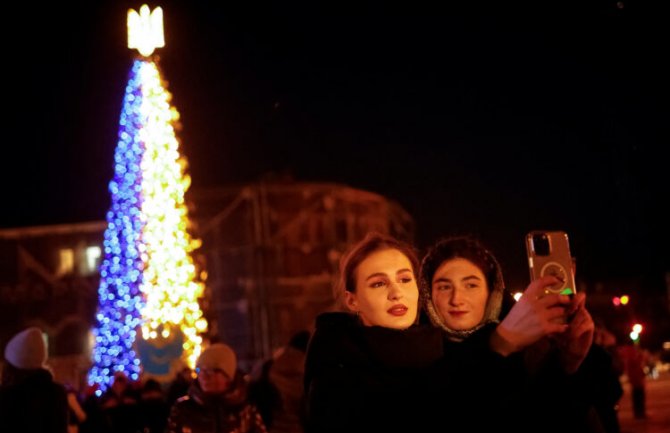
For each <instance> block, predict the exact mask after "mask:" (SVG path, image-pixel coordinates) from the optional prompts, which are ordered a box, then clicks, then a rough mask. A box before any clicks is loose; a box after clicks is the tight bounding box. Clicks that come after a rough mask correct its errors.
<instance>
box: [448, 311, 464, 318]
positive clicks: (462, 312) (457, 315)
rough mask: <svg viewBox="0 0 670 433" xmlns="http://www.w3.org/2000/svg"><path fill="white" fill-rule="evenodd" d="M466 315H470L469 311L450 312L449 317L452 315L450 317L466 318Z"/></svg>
mask: <svg viewBox="0 0 670 433" xmlns="http://www.w3.org/2000/svg"><path fill="white" fill-rule="evenodd" d="M466 314H468V312H467V311H450V312H449V315H450V316H454V317H463V316H465V315H466Z"/></svg>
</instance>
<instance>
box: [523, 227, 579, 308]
mask: <svg viewBox="0 0 670 433" xmlns="http://www.w3.org/2000/svg"><path fill="white" fill-rule="evenodd" d="M526 251H527V255H528V269H529V270H530V278H531V281H532V280H535V279H538V278H540V277H544V276H546V275H553V276H555V277H557V278H558V279H560V280H561V281H562V283H559V284H554V285H553V286H550V287H549V288H548V289H547V290H548V291H550V292H552V293H557V294H563V295H572V294H575V293H576V292H577V290H576V287H575V277H574V273H573V264H572V255H571V254H570V243H569V241H568V234H567V233H565V232H562V231H540V230H535V231H532V232H530V233H528V234H527V235H526Z"/></svg>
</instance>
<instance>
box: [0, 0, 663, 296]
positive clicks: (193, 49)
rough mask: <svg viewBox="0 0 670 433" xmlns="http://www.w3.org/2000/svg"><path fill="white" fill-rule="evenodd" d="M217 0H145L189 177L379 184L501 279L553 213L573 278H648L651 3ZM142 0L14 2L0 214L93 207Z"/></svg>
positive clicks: (651, 241) (651, 243) (653, 237)
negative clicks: (472, 238)
mask: <svg viewBox="0 0 670 433" xmlns="http://www.w3.org/2000/svg"><path fill="white" fill-rule="evenodd" d="M219 3H221V4H219ZM229 3H238V2H214V1H212V2H204V1H189V2H187V1H181V2H179V1H172V2H162V3H160V5H162V6H163V8H164V15H165V34H166V44H167V46H166V48H164V49H162V50H160V51H159V53H160V61H159V65H160V66H161V68H162V71H163V74H164V78H165V79H166V80H167V81H168V86H169V90H170V91H171V92H172V94H173V104H174V105H175V106H176V107H177V109H178V110H179V112H180V113H181V116H182V119H181V120H182V126H183V129H182V130H181V131H180V132H179V136H180V138H181V140H182V152H183V154H184V155H185V156H186V158H187V159H188V160H189V163H190V168H189V173H190V174H191V176H192V178H193V187H194V188H199V187H206V186H214V185H232V184H244V183H248V182H256V181H258V180H260V179H261V178H262V177H264V176H273V175H276V176H285V175H291V176H293V177H294V178H295V179H296V180H298V181H307V182H309V181H317V182H322V181H323V182H340V183H343V184H346V185H349V186H351V187H355V188H361V189H366V190H371V191H375V192H378V193H381V194H383V195H385V196H387V197H389V198H391V199H393V200H395V201H397V202H398V203H400V204H401V205H402V206H403V207H404V208H405V209H406V210H407V211H408V212H409V213H410V214H411V215H413V217H414V218H415V221H416V225H417V227H416V228H417V233H416V235H417V236H416V241H417V244H418V246H419V247H421V248H423V247H425V246H427V245H428V244H429V243H430V242H432V241H433V240H435V239H436V238H437V237H439V236H443V235H448V234H454V233H460V234H463V233H470V234H475V235H478V236H480V237H481V238H482V239H483V240H484V241H485V242H486V243H487V244H488V245H489V246H490V247H491V248H492V250H493V251H494V252H496V253H497V254H498V255H499V256H500V257H501V261H502V263H503V266H504V267H505V268H506V269H507V270H509V275H510V276H511V277H510V278H511V279H512V283H515V284H516V283H518V284H521V283H523V282H524V281H523V279H524V278H527V275H526V271H525V261H524V243H523V235H524V234H525V233H526V232H527V231H529V230H532V229H561V230H565V231H567V232H568V233H569V235H570V238H571V243H572V249H573V253H574V254H575V255H576V256H577V258H578V263H579V273H580V274H582V275H583V276H584V277H586V278H589V279H609V278H615V277H626V278H632V279H635V280H637V281H642V282H643V285H645V286H646V287H649V289H650V290H662V288H663V272H665V271H670V253H669V252H668V248H667V245H668V244H669V243H670V224H668V221H670V218H669V217H668V212H667V211H662V208H663V207H665V205H667V204H668V202H669V201H670V200H668V197H670V193H669V190H670V180H669V178H668V171H669V170H668V166H669V159H668V156H670V155H669V154H670V152H668V145H669V144H670V127H669V126H670V122H669V121H668V119H669V117H668V114H669V113H668V112H669V111H670V110H668V102H669V101H670V92H669V91H668V90H669V87H670V86H669V85H668V83H669V82H670V78H669V77H670V68H668V66H667V63H668V60H669V59H668V52H669V48H670V32H669V31H668V29H669V26H668V17H670V13H669V8H668V7H667V6H664V7H661V6H662V5H660V3H662V2H660V1H658V2H643V1H629V2H623V3H617V2H614V1H596V2H584V1H581V2H577V1H575V2H573V3H571V2H550V3H552V4H551V5H543V6H537V5H536V6H533V7H531V8H530V9H529V8H528V7H526V6H524V7H522V6H520V5H519V6H517V5H516V4H515V3H514V2H511V3H510V2H499V4H498V5H496V6H494V7H491V6H489V5H485V4H484V3H479V2H477V3H476V4H475V2H471V3H472V4H471V5H469V6H464V5H457V6H454V5H450V6H449V7H450V9H449V10H446V11H443V10H438V9H437V8H436V7H424V6H422V5H421V3H420V2H411V4H412V5H413V6H411V7H410V6H408V5H404V6H402V7H400V6H398V7H392V6H387V5H383V4H382V3H381V2H380V3H378V4H373V3H366V2H359V3H358V6H357V8H356V9H352V8H349V9H345V8H344V6H342V4H341V3H336V2H332V3H329V2H311V3H307V2H304V3H301V2H277V4H276V5H274V6H267V5H263V4H261V3H260V2H259V3H255V2H246V3H245V4H246V6H245V7H244V10H242V9H239V8H238V7H235V8H234V7H231V6H230V5H228V4H229ZM317 3H318V4H319V5H318V6H317V5H316V4H317ZM464 3H468V2H464ZM538 3H549V2H538ZM580 3H589V4H590V6H585V5H583V4H580ZM149 4H150V5H152V6H153V5H156V3H149ZM408 4H410V3H408ZM140 5H141V3H139V2H138V3H134V2H124V1H103V2H82V3H81V4H78V3H76V2H75V3H72V2H70V4H67V2H58V3H57V4H52V5H50V6H47V7H46V9H40V10H39V11H37V16H36V17H35V18H31V19H28V18H26V17H27V13H28V10H26V9H27V8H28V7H29V5H28V6H20V7H18V8H20V9H21V10H18V11H17V13H18V15H17V16H19V17H24V18H23V19H21V22H22V23H23V24H24V25H25V26H26V28H25V30H23V31H20V32H14V33H12V32H10V31H9V29H8V28H5V29H4V30H3V39H4V40H5V48H4V55H3V57H4V58H5V61H4V62H3V64H4V65H5V66H4V72H5V73H4V74H3V75H4V76H5V77H6V78H5V79H4V86H3V87H4V91H3V94H4V100H5V101H4V102H5V109H6V110H7V109H9V110H10V111H11V112H12V114H10V119H9V121H8V122H6V123H5V125H4V130H5V140H4V149H5V154H6V155H8V154H9V152H10V150H11V152H12V153H13V154H14V155H15V156H12V157H7V156H6V157H5V158H4V162H5V164H4V167H5V168H4V169H3V171H2V174H1V176H2V178H1V180H2V185H4V191H5V200H4V205H3V208H2V212H1V213H0V228H9V227H18V226H29V225H46V224H58V223H68V222H82V221H90V220H101V219H104V216H105V212H106V211H107V208H108V205H109V194H108V192H107V184H108V182H109V181H110V179H111V178H112V173H113V171H112V156H113V153H114V148H115V146H116V132H117V124H118V120H119V114H120V110H121V102H122V97H123V92H124V86H125V82H126V80H127V79H128V72H129V70H130V66H131V63H132V60H133V56H134V52H133V51H130V50H129V49H127V48H126V28H125V25H126V12H127V9H128V7H133V8H135V9H137V8H139V6H140ZM622 6H623V7H622ZM32 9H36V8H34V7H33V8H32ZM33 12H35V11H33ZM75 15H83V16H85V17H86V18H80V17H77V16H75ZM28 34H30V35H31V37H33V38H35V37H36V38H39V39H40V42H38V43H32V42H30V41H28V40H23V39H21V38H25V37H27V36H28ZM9 137H12V138H9ZM524 285H525V284H524Z"/></svg>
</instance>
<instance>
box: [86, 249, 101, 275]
mask: <svg viewBox="0 0 670 433" xmlns="http://www.w3.org/2000/svg"><path fill="white" fill-rule="evenodd" d="M101 255H102V250H101V249H100V247H99V246H97V245H96V246H92V247H87V248H86V268H85V269H86V273H87V274H94V273H96V272H98V266H99V265H100V256H101Z"/></svg>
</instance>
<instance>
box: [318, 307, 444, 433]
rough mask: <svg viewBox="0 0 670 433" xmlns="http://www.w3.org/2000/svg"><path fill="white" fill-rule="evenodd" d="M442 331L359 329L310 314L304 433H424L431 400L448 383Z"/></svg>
mask: <svg viewBox="0 0 670 433" xmlns="http://www.w3.org/2000/svg"><path fill="white" fill-rule="evenodd" d="M442 348H443V345H442V335H441V331H440V330H438V329H437V328H434V327H432V326H428V325H426V326H415V327H412V328H409V329H407V330H395V329H388V328H383V327H378V326H372V327H366V326H362V325H361V324H360V323H359V321H358V319H357V318H356V317H355V316H353V315H351V314H347V313H324V314H321V315H320V316H319V317H317V320H316V330H315V333H314V335H313V337H312V339H311V340H310V343H309V346H308V349H307V358H306V361H305V393H306V396H307V420H306V425H305V431H306V432H307V433H317V432H318V433H324V432H338V433H339V432H372V431H383V432H385V433H386V432H394V431H426V429H427V428H428V426H430V425H431V421H432V420H431V419H430V417H424V416H423V414H424V413H426V412H427V413H429V414H430V409H429V405H430V404H432V403H433V401H434V400H433V399H432V396H434V395H436V394H438V393H440V392H441V391H443V390H444V389H445V388H444V386H447V383H446V379H447V378H448V377H449V375H448V374H442V373H443V372H446V370H444V369H443V368H442V366H441V363H442V361H443V350H442Z"/></svg>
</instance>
